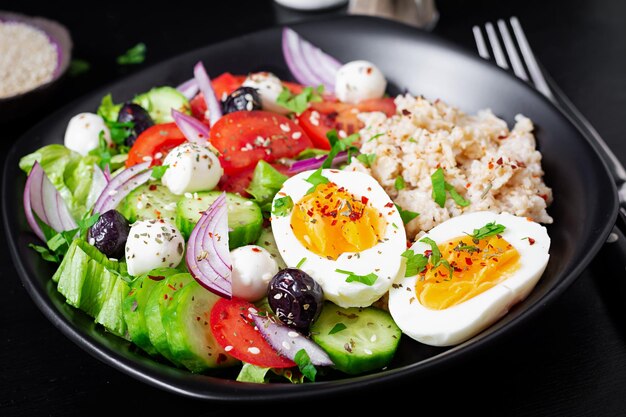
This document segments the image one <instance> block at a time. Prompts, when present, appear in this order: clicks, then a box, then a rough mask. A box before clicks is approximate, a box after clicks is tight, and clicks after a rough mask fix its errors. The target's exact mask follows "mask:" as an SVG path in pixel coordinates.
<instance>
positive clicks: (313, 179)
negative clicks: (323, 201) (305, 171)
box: [305, 167, 330, 194]
mask: <svg viewBox="0 0 626 417" xmlns="http://www.w3.org/2000/svg"><path fill="white" fill-rule="evenodd" d="M305 181H306V182H308V183H309V184H313V187H311V188H309V189H308V191H307V192H306V193H307V194H311V193H312V192H313V191H315V189H316V188H317V186H318V185H320V184H328V183H329V182H330V181H329V180H328V178H326V177H325V176H323V175H322V168H321V167H320V168H318V169H316V170H315V172H313V173H312V174H311V175H309V178H307V179H306V180H305Z"/></svg>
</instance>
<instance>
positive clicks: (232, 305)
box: [210, 298, 296, 368]
mask: <svg viewBox="0 0 626 417" xmlns="http://www.w3.org/2000/svg"><path fill="white" fill-rule="evenodd" d="M249 309H254V310H256V307H255V305H254V304H252V303H250V302H248V301H245V300H242V299H238V298H232V299H230V300H227V299H225V298H222V299H220V300H219V301H218V302H216V303H215V305H214V306H213V308H212V309H211V317H210V324H211V331H212V332H213V336H215V339H216V340H217V342H218V343H219V344H220V346H222V347H223V348H224V350H226V352H228V354H229V355H231V356H233V357H234V358H236V359H239V360H240V361H242V362H246V363H249V364H251V365H256V366H262V367H266V368H291V367H293V366H296V364H295V362H293V361H292V360H291V359H287V358H285V357H284V356H281V355H280V354H279V353H278V352H276V350H274V348H273V347H272V346H271V345H270V344H269V343H267V341H266V340H265V338H264V337H263V335H262V334H261V333H260V332H259V331H258V330H256V328H255V326H254V322H253V321H252V319H251V318H249V317H248V314H249V311H250V310H249Z"/></svg>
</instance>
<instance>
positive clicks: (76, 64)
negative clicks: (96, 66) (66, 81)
mask: <svg viewBox="0 0 626 417" xmlns="http://www.w3.org/2000/svg"><path fill="white" fill-rule="evenodd" d="M90 68H91V64H89V62H87V61H85V60H84V59H78V58H74V59H72V60H71V61H70V67H69V68H68V74H70V76H71V77H76V76H77V75H81V74H84V73H86V72H87V71H89V69H90Z"/></svg>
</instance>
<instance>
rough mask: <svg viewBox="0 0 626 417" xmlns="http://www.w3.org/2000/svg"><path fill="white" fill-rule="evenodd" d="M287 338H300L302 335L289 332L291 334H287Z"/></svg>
mask: <svg viewBox="0 0 626 417" xmlns="http://www.w3.org/2000/svg"><path fill="white" fill-rule="evenodd" d="M287 336H289V337H298V336H300V334H298V333H297V332H289V333H287Z"/></svg>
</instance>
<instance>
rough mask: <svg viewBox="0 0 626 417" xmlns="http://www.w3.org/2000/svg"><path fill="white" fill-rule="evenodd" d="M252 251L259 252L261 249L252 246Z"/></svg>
mask: <svg viewBox="0 0 626 417" xmlns="http://www.w3.org/2000/svg"><path fill="white" fill-rule="evenodd" d="M252 252H261V249H259V248H252Z"/></svg>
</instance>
